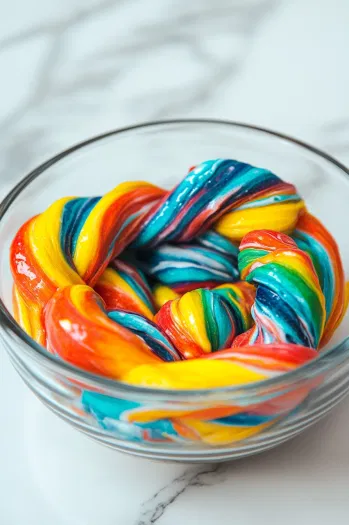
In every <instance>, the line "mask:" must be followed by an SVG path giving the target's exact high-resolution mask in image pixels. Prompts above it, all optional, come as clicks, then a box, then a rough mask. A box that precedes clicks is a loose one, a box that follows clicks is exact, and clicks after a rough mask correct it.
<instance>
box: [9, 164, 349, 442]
mask: <svg viewBox="0 0 349 525" xmlns="http://www.w3.org/2000/svg"><path fill="white" fill-rule="evenodd" d="M288 234H289V235H291V237H289V236H288ZM239 243H240V246H239V247H238V244H239ZM126 252H127V253H126ZM120 257H121V258H120ZM129 261H133V263H131V262H129ZM10 263H11V270H12V274H13V278H14V288H13V307H14V315H15V317H16V319H17V320H18V322H19V323H20V325H21V326H22V327H23V329H24V330H25V331H26V332H27V333H28V334H29V335H30V336H32V337H33V338H34V339H35V340H36V341H37V342H38V343H40V344H41V345H43V346H46V348H47V350H48V351H49V352H52V353H54V354H55V355H57V356H59V357H60V358H61V359H62V360H65V361H67V362H69V363H71V364H73V365H75V366H77V367H79V368H81V369H84V370H86V371H88V372H92V373H94V374H100V375H102V376H105V377H109V378H111V379H114V380H117V381H122V382H125V383H128V384H131V385H135V386H141V387H152V388H154V389H156V388H158V389H163V388H166V389H179V390H181V389H185V390H196V389H207V388H209V389H210V388H226V387H238V386H242V385H247V384H250V383H253V382H260V381H264V380H266V379H270V378H273V377H277V376H279V375H281V374H284V373H287V372H289V371H292V370H294V369H295V368H297V367H299V366H302V365H303V364H306V363H307V362H308V361H310V360H312V359H314V358H315V357H316V356H317V349H318V348H321V347H322V346H323V345H325V344H326V343H327V342H328V341H329V340H330V338H331V337H332V335H333V333H334V331H335V330H336V328H337V327H338V325H339V323H340V322H341V320H342V318H343V315H344V314H345V311H346V307H347V303H348V285H346V284H345V279H344V272H343V267H342V263H341V259H340V255H339V250H338V247H337V245H336V243H335V241H334V239H333V237H332V236H331V234H330V233H329V232H328V231H327V230H326V228H325V227H324V226H323V225H322V224H321V223H320V222H319V221H318V220H317V219H316V218H315V217H313V216H312V215H311V214H310V213H309V212H308V211H307V210H306V209H305V205H304V202H303V200H302V199H301V197H300V196H299V195H298V193H297V192H296V189H295V187H294V186H293V185H292V184H288V183H285V182H283V181H282V180H281V179H280V178H279V177H278V176H277V175H275V174H273V173H272V172H271V171H269V170H266V169H261V168H256V167H253V166H251V165H249V164H246V163H242V162H238V161H236V160H230V159H215V160H209V161H205V162H202V163H201V164H199V165H197V166H195V167H194V168H192V169H191V170H190V171H189V173H188V174H187V175H186V176H185V177H184V179H183V180H182V181H181V182H180V183H179V184H178V185H177V186H176V187H175V188H174V189H172V190H169V191H166V190H163V189H161V188H158V187H156V186H153V185H151V184H148V183H146V182H125V183H122V184H120V185H119V186H117V187H116V188H115V189H114V190H112V191H110V192H109V193H107V194H106V195H104V196H103V197H88V198H82V197H67V198H62V199H59V200H58V201H56V202H55V203H53V204H52V205H51V206H50V207H49V208H48V209H47V210H46V211H44V212H43V213H41V214H39V215H37V216H35V217H33V218H32V219H30V220H28V221H27V222H26V223H25V224H24V225H23V226H22V227H21V228H20V229H19V231H18V232H17V234H16V236H15V238H14V240H13V243H12V245H11V251H10ZM145 274H146V276H145ZM147 279H149V282H148V280H147ZM285 377H287V376H285ZM80 386H81V388H84V385H82V384H81V385H80ZM286 386H287V383H286ZM310 389H311V385H302V386H296V387H292V386H291V387H290V388H286V389H285V390H284V391H282V392H281V393H275V392H273V391H272V390H270V392H269V393H268V395H267V396H266V397H265V398H263V399H262V400H258V399H256V400H255V402H253V403H249V404H246V403H244V401H243V400H242V402H241V404H239V403H238V402H235V403H229V402H228V403H226V402H225V403H223V402H219V401H218V400H215V401H210V402H209V403H208V404H207V405H205V404H203V403H202V402H199V401H198V403H197V405H195V404H194V403H192V402H190V403H189V402H188V403H187V404H185V403H183V402H182V403H180V404H179V405H178V404H175V403H174V404H172V405H171V404H170V403H164V404H161V403H155V402H149V403H147V402H138V401H137V400H134V399H133V400H127V399H119V398H117V397H111V396H109V395H106V394H105V393H103V392H102V391H100V392H96V391H93V392H92V391H89V390H88V389H85V390H83V391H82V392H81V403H82V406H83V408H84V410H85V411H86V412H88V413H89V414H92V415H93V417H94V418H95V419H96V420H97V421H98V423H99V424H100V425H101V426H102V427H103V428H105V429H107V430H108V431H113V432H115V433H117V435H119V436H124V437H125V436H126V437H127V438H132V439H135V440H139V441H141V442H142V441H155V442H156V441H201V442H204V443H209V444H211V445H217V444H224V443H229V442H232V441H237V440H241V439H245V438H247V437H249V436H251V435H253V434H255V433H257V432H260V431H262V430H264V429H266V428H268V427H269V426H270V425H271V424H272V423H274V422H276V421H278V419H279V418H280V417H282V416H284V415H285V414H287V413H289V412H290V411H292V410H293V409H295V408H296V407H297V406H298V405H299V404H300V403H301V402H302V401H303V400H304V399H305V397H306V396H307V395H308V393H309V391H310Z"/></svg>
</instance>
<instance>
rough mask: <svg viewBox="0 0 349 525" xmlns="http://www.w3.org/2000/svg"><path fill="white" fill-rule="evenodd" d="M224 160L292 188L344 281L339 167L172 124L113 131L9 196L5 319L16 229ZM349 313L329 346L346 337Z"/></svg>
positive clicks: (344, 194) (346, 257) (3, 235)
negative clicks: (126, 185) (329, 240)
mask: <svg viewBox="0 0 349 525" xmlns="http://www.w3.org/2000/svg"><path fill="white" fill-rule="evenodd" d="M217 157H226V158H236V159H238V160H241V161H244V162H248V163H250V164H254V165H256V166H260V167H265V168H268V169H270V170H271V171H274V172H275V173H276V174H277V175H279V176H280V177H281V178H283V179H284V180H285V181H287V182H291V183H293V184H295V185H296V186H297V188H298V191H299V193H300V194H301V195H302V196H303V197H304V199H305V201H306V204H307V207H308V209H309V211H311V212H312V213H314V214H315V215H316V216H317V217H318V218H319V219H320V220H322V221H323V223H324V224H325V226H326V227H327V228H328V229H329V230H330V231H331V233H332V234H333V235H334V237H335V239H336V240H337V242H338V244H339V246H340V250H341V255H342V259H343V265H344V269H345V272H346V275H348V276H349V242H348V232H347V225H348V224H349V205H348V203H349V178H348V175H347V173H346V170H345V168H343V167H341V166H340V165H339V164H337V163H336V162H334V161H333V160H331V159H330V158H327V157H326V155H322V154H321V153H320V152H317V151H315V150H313V149H312V148H307V147H306V146H303V145H301V144H299V143H297V142H294V141H292V140H290V139H287V138H285V137H282V136H278V135H277V134H272V133H269V132H266V131H264V130H259V129H256V128H251V127H247V126H246V127H244V126H241V125H237V124H232V123H222V122H214V121H176V122H167V123H154V124H150V125H145V126H138V127H133V128H130V129H127V130H123V131H117V132H113V133H111V134H108V135H107V136H103V137H99V138H97V139H95V140H92V141H88V142H87V143H85V144H84V145H81V146H80V147H78V148H76V149H74V150H73V151H71V152H67V153H66V154H63V155H61V156H59V158H58V159H56V160H54V161H53V162H51V163H47V165H46V167H45V168H38V170H36V172H35V173H33V174H32V175H31V176H29V178H30V179H31V180H30V181H29V182H27V184H23V185H22V186H23V187H22V189H21V191H18V190H17V191H14V192H12V195H11V196H10V197H9V199H8V200H7V201H6V202H5V203H4V205H3V206H2V211H1V213H0V219H1V220H0V246H1V251H0V296H1V299H2V301H3V303H4V304H5V307H6V308H7V309H8V310H9V311H10V312H11V311H12V306H11V290H12V278H11V274H10V268H9V260H8V253H9V247H10V243H11V240H12V238H13V237H14V235H15V233H16V231H17V230H18V228H19V227H20V225H21V224H22V223H23V222H24V221H26V220H27V219H29V218H30V217H32V216H33V215H35V214H37V213H40V212H41V211H43V210H44V209H45V208H47V207H48V206H49V205H50V204H51V203H52V202H54V201H55V200H56V199H58V198H60V197H64V196H70V195H71V196H72V195H76V196H91V195H102V194H103V193H105V192H107V191H108V190H110V189H112V188H113V187H114V186H116V185H117V184H119V183H120V182H122V181H127V180H147V181H149V182H152V183H154V184H157V185H159V186H162V187H164V188H171V187H172V186H173V185H174V184H176V183H177V182H178V181H180V180H181V179H182V178H183V176H184V175H185V174H186V172H187V171H188V169H189V168H190V167H191V166H193V165H195V164H197V163H199V162H201V161H203V160H206V159H210V158H217ZM348 326H349V313H347V315H346V317H345V319H344V320H343V322H342V324H341V326H340V327H339V329H338V330H337V332H336V334H335V336H334V338H333V340H332V341H331V343H330V345H332V344H336V343H338V342H340V341H342V340H343V339H344V338H345V337H346V336H347V335H348Z"/></svg>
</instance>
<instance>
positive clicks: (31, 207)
mask: <svg viewBox="0 0 349 525" xmlns="http://www.w3.org/2000/svg"><path fill="white" fill-rule="evenodd" d="M216 157H228V158H236V159H239V160H242V161H245V162H248V163H251V164H255V165H257V166H261V167H266V168H269V169H271V170H272V171H274V172H275V173H277V174H278V175H279V176H280V177H282V178H283V179H284V180H286V181H288V182H292V183H294V184H295V185H296V186H297V188H298V190H299V192H300V193H301V195H302V196H303V197H304V199H305V200H306V203H307V205H308V208H309V210H310V211H311V212H313V213H314V214H315V215H316V216H317V217H319V218H320V219H321V220H322V221H323V222H324V223H325V225H326V226H327V227H328V228H329V230H330V231H331V232H332V234H333V235H334V236H335V238H336V239H337V241H338V243H339V246H340V248H341V253H342V257H343V262H344V267H345V270H346V274H347V275H349V243H348V240H347V239H348V233H347V227H346V225H348V224H349V206H348V202H349V178H348V170H347V169H346V168H345V167H344V166H342V165H341V164H340V163H339V162H337V161H336V160H334V159H332V158H331V157H329V156H328V155H326V154H325V153H322V152H321V151H318V150H316V149H315V148H312V147H310V146H308V145H306V144H303V143H302V142H300V141H297V140H294V139H291V138H289V137H286V136H284V135H281V134H278V133H274V132H271V131H268V130H264V129H260V128H257V127H254V126H249V125H243V124H239V123H232V122H223V121H209V120H176V121H167V122H154V123H148V124H143V125H139V126H133V127H130V128H127V129H121V130H117V131H112V132H110V133H106V134H105V135H102V136H99V137H95V138H93V139H90V140H88V141H86V142H84V143H82V144H79V145H77V146H74V147H72V148H71V149H69V150H67V151H65V152H63V153H60V154H59V155H57V156H56V157H54V158H53V159H51V160H49V161H48V162H46V163H44V164H43V165H41V166H40V167H38V168H37V169H36V170H34V171H33V172H32V173H30V174H29V175H28V176H27V177H25V178H24V179H23V180H22V181H21V182H20V183H19V184H18V185H17V186H16V187H15V188H14V189H13V190H12V192H11V193H10V194H9V195H8V196H7V197H6V198H5V200H4V201H3V203H2V204H1V206H0V248H1V250H0V257H1V266H0V295H1V303H0V315H1V318H0V320H1V336H2V340H3V343H4V346H5V347H6V349H7V351H8V354H9V356H10V359H11V361H12V363H13V365H14V366H15V368H16V369H17V371H18V372H19V374H20V375H21V377H22V378H23V380H24V381H25V382H26V384H27V385H28V386H29V388H30V389H31V390H32V391H33V392H34V393H35V394H36V395H37V396H38V397H39V398H40V399H41V400H42V401H43V403H45V405H47V406H48V407H49V408H50V409H51V410H52V411H54V412H55V413H56V414H57V415H58V416H59V417H61V418H62V419H64V420H66V421H67V422H68V423H70V424H71V425H73V426H74V427H75V428H77V429H78V430H80V431H82V432H84V433H86V434H87V435H89V436H90V437H92V438H94V439H95V440H97V441H99V442H101V443H103V444H105V445H108V446H110V447H113V448H115V449H117V450H122V451H125V452H130V453H132V454H136V455H140V456H146V457H150V458H156V459H167V460H179V461H190V462H195V461H200V462H203V461H207V462H210V461H219V460H227V459H231V458H238V457H242V456H246V455H250V454H254V453H257V452H260V451H262V450H265V449H268V448H271V447H274V446H276V445H277V444H279V443H281V442H283V441H286V440H287V439H289V438H291V437H293V436H295V435H296V434H298V433H299V432H301V431H302V430H304V429H305V428H307V427H309V426H310V425H312V424H313V423H315V422H316V421H317V420H318V419H319V418H321V417H322V416H324V415H325V414H326V413H327V412H328V411H329V410H331V408H332V407H333V406H334V405H336V404H337V403H338V402H339V401H340V400H341V399H342V398H343V397H344V396H345V395H346V393H347V391H348V389H349V373H348V372H349V340H348V338H347V336H348V333H349V328H348V319H349V317H348V314H347V315H346V317H345V318H344V320H343V322H342V324H341V326H340V327H339V329H338V330H337V332H336V334H335V337H334V338H333V340H332V341H331V344H330V345H329V346H328V348H327V349H325V351H323V352H322V353H321V354H320V355H319V357H318V358H317V359H316V360H314V361H313V362H310V363H308V364H307V365H305V366H303V367H301V368H299V369H297V370H295V371H293V372H290V373H287V374H285V375H283V376H281V377H278V378H272V379H269V380H266V381H264V382H260V383H254V384H250V385H247V386H244V387H241V388H233V387H231V388H220V389H213V390H197V391H178V390H177V391H166V390H152V389H146V388H137V387H132V386H129V385H126V384H123V383H120V382H117V381H113V380H108V379H106V378H102V377H100V376H96V375H93V374H90V373H87V372H84V371H82V370H79V369H77V368H75V367H74V366H71V365H69V364H68V363H64V362H62V361H61V360H59V359H58V358H57V357H55V356H53V355H51V354H49V353H48V352H47V351H46V350H45V349H44V348H42V347H40V346H39V345H38V344H36V343H35V342H34V341H33V340H31V338H29V337H28V336H27V335H26V334H25V333H24V332H23V330H22V329H21V328H20V327H19V325H18V324H17V323H16V321H15V320H14V318H13V317H12V314H11V311H12V305H11V289H12V277H11V274H10V268H9V256H8V254H9V247H10V243H11V240H12V238H13V237H14V235H15V233H16V231H17V229H18V228H19V226H20V225H21V224H22V223H23V222H24V221H25V220H27V219H28V218H29V217H31V216H33V215H35V214H37V213H39V212H41V211H43V210H44V209H45V208H46V207H47V206H48V205H49V204H51V203H52V202H53V201H54V200H56V199H57V198H59V197H63V196H68V195H78V196H85V195H86V196H87V195H101V194H103V193H105V192H106V191H108V190H110V189H111V188H112V187H114V186H116V185H117V184H119V183H120V182H122V181H125V180H140V179H145V180H147V181H150V182H153V183H155V184H157V185H159V186H162V187H165V188H166V187H167V188H170V187H172V186H173V185H174V184H175V183H176V182H177V181H179V180H180V179H181V178H182V177H183V175H184V174H185V173H186V172H187V169H188V168H189V167H190V166H192V165H195V164H196V163H199V162H201V161H203V160H206V159H209V158H216ZM104 396H108V397H104ZM120 404H121V405H122V406H123V407H125V406H129V407H137V406H141V407H143V408H145V409H148V410H151V409H152V408H159V407H161V408H162V410H163V414H164V417H163V419H161V420H157V421H153V420H152V419H151V417H148V419H147V418H146V419H147V420H145V421H143V422H139V421H138V422H137V423H136V422H133V421H131V420H130V419H125V415H120V411H119V409H118V407H119V406H120ZM218 406H219V407H222V413H227V412H229V410H230V409H231V408H232V407H234V408H233V410H234V411H235V412H237V416H238V417H237V416H236V415H235V416H232V419H230V420H227V419H224V417H222V418H221V419H220V420H218V421H217V422H216V428H217V435H219V439H217V435H216V434H215V433H212V432H211V431H208V432H207V434H206V435H205V438H204V439H198V437H197V436H195V435H194V434H191V435H187V436H185V435H183V436H182V437H181V438H178V437H177V438H176V437H174V436H173V435H172V434H173V428H175V427H176V426H177V427H178V425H181V424H182V423H183V421H185V418H186V417H187V418H188V417H190V418H191V421H194V423H195V424H196V425H201V426H202V428H204V427H205V424H206V421H205V420H203V416H202V410H206V411H207V409H208V408H210V407H218ZM270 407H272V412H273V414H274V416H273V417H272V418H270V419H269V421H268V423H267V424H265V425H259V424H256V425H255V426H253V425H251V422H249V423H246V421H244V414H246V413H247V412H249V413H251V411H252V412H256V413H258V414H265V413H269V412H270ZM233 410H232V411H233ZM123 414H124V412H123ZM234 417H235V418H234ZM232 425H233V426H234V428H235V430H233V431H232ZM224 436H225V437H224Z"/></svg>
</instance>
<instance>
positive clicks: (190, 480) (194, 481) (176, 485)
mask: <svg viewBox="0 0 349 525" xmlns="http://www.w3.org/2000/svg"><path fill="white" fill-rule="evenodd" d="M227 470H228V467H227V465H223V464H222V463H218V464H213V465H205V466H201V467H192V468H189V469H187V470H185V472H184V473H183V474H182V475H180V476H178V477H177V478H175V479H173V480H172V481H170V483H168V484H167V485H165V486H164V487H162V488H161V489H160V490H159V491H158V492H156V493H155V494H154V495H153V496H152V497H151V498H150V499H148V500H147V501H145V502H144V503H142V505H141V510H140V515H139V518H138V520H137V521H136V523H135V525H151V524H153V523H157V522H158V521H159V520H161V517H162V516H163V515H164V513H165V512H166V510H167V509H168V507H169V506H170V505H171V504H172V503H174V502H175V501H176V500H177V499H178V498H180V496H181V495H182V494H183V493H184V492H186V491H187V490H189V489H190V488H192V487H204V486H210V485H213V484H216V483H220V482H222V481H224V479H225V474H226V472H227Z"/></svg>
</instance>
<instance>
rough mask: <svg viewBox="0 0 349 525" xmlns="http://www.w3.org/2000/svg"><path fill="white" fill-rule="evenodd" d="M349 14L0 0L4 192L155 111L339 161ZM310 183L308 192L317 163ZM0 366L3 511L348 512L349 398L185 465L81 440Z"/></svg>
mask: <svg viewBox="0 0 349 525" xmlns="http://www.w3.org/2000/svg"><path fill="white" fill-rule="evenodd" d="M348 23H349V5H348V2H347V0H332V1H331V2H329V1H326V0H325V1H319V0H193V1H191V2H189V1H188V0H152V1H151V2H150V1H148V2H147V1H142V0H50V1H49V2H48V1H47V0H12V1H11V2H7V3H6V5H4V7H3V9H2V14H1V18H0V28H1V31H0V67H1V98H0V140H1V155H0V196H2V195H4V194H5V193H6V192H7V191H8V190H9V189H10V188H11V186H13V185H14V184H15V182H17V181H18V180H19V179H20V178H21V177H22V176H23V175H25V174H26V173H28V172H29V171H30V170H31V169H33V168H34V167H35V166H37V165H38V164H39V163H40V162H42V161H44V160H46V159H47V158H49V157H50V156H52V155H54V154H55V153H57V152H59V151H60V150H62V149H64V148H66V147H68V146H69V145H71V144H73V143H76V142H78V141H81V140H83V139H85V138H87V137H89V136H92V135H95V134H99V133H102V132H104V131H105V130H109V129H113V128H117V127H120V126H125V125H128V124H132V123H135V122H140V121H145V120H151V119H159V118H172V117H180V116H181V117H190V116H192V117H212V118H223V119H231V120H240V121H245V122H249V123H255V124H258V125H261V126H266V127H270V128H274V129H277V130H280V131H282V132H284V133H288V134H290V135H294V136H297V137H299V138H301V139H304V140H306V141H308V142H311V143H313V144H314V145H316V146H318V147H320V148H325V149H326V150H327V151H328V152H329V153H333V154H334V155H336V156H338V158H339V159H341V160H342V161H343V162H349V138H348V137H349V99H348V87H349V73H348V68H347V49H348V44H349V37H348V29H347V28H348ZM307 183H308V185H309V191H313V192H316V189H317V188H318V184H322V178H321V173H318V172H316V173H315V172H314V176H312V177H311V178H310V179H309V180H308V182H307ZM320 205H321V203H319V206H320ZM0 374H2V376H3V378H4V380H0V394H1V395H2V399H9V398H10V399H12V401H11V406H10V404H5V405H4V406H3V409H2V421H3V422H4V429H5V430H4V432H1V433H0V451H4V450H6V454H5V456H6V457H5V458H4V460H5V461H4V462H3V463H2V468H1V469H0V493H1V494H2V495H3V496H4V497H3V498H2V501H1V498H0V515H1V516H2V517H4V516H5V517H6V520H5V521H4V523H5V522H6V524H9V525H11V524H12V523H24V522H25V523H27V525H34V524H35V525H41V524H44V523H45V524H46V523H50V525H58V524H59V525H62V524H68V525H71V524H73V523H74V525H76V524H78V525H80V524H81V525H96V523H103V525H119V524H120V525H132V524H137V525H148V524H149V525H150V524H152V523H157V524H159V525H172V524H174V523H183V524H186V523H190V524H196V523H200V524H201V525H205V524H213V523H232V522H233V519H234V523H237V524H239V525H249V524H250V523H252V522H253V521H258V522H259V523H269V522H270V523H273V522H274V523H281V522H283V523H284V525H291V523H292V524H293V523H295V522H297V521H298V522H299V523H305V522H307V523H317V525H321V524H325V523H326V525H327V523H328V521H329V519H331V521H338V522H339V523H347V522H348V520H349V504H348V500H347V495H346V493H345V491H344V489H343V487H347V485H348V472H349V470H348V464H347V463H348V462H347V459H345V458H347V456H348V455H347V435H348V428H349V426H348V425H349V422H348V417H347V414H348V402H346V403H344V404H342V406H341V407H340V408H339V409H338V410H337V411H336V413H334V414H333V415H331V416H330V418H329V419H327V420H326V421H325V422H324V423H322V424H320V425H317V426H316V427H315V428H314V429H312V430H311V431H309V432H308V433H307V434H306V435H305V436H300V437H299V438H297V439H296V440H294V441H293V442H292V443H290V444H286V445H283V446H282V447H281V448H280V449H277V450H276V451H274V452H270V453H267V454H264V455H263V456H260V457H257V458H251V459H248V460H244V461H242V462H237V463H233V464H228V465H211V466H192V467H183V466H181V465H165V464H158V463H151V462H149V461H144V460H141V459H137V458H128V457H126V456H121V455H119V454H116V453H115V452H112V451H109V450H106V449H102V448H101V447H100V446H98V445H96V444H94V443H92V442H90V441H88V440H86V438H84V437H82V436H80V435H79V434H77V433H76V432H75V431H73V430H71V429H69V428H68V427H67V425H65V424H64V423H62V422H60V421H59V420H57V418H56V417H54V416H53V415H51V414H48V413H47V412H46V410H45V409H44V408H43V407H42V406H41V405H40V404H39V403H38V401H37V400H35V399H34V398H32V396H31V394H30V393H29V392H28V390H27V389H26V388H25V387H24V386H23V385H22V384H21V382H20V379H19V378H18V376H17V375H16V374H15V373H14V371H13V370H12V368H11V365H10V363H9V362H8V360H7V358H5V356H4V355H3V353H0ZM33 411H34V412H33ZM23 436H25V439H23ZM14 490H16V494H17V500H15V499H14V498H12V494H13V491H14ZM309 494H311V498H309ZM17 501H20V502H21V504H20V505H18V503H17Z"/></svg>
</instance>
